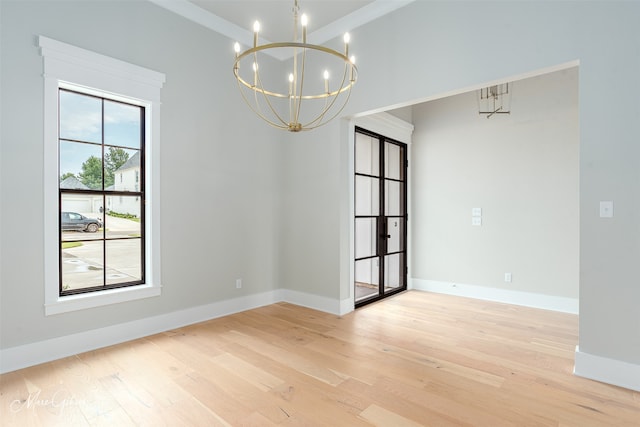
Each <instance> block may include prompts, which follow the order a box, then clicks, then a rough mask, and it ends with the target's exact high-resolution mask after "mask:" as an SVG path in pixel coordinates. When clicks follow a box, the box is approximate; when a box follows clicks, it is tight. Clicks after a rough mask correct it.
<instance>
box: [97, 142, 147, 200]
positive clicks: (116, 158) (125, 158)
mask: <svg viewBox="0 0 640 427" xmlns="http://www.w3.org/2000/svg"><path fill="white" fill-rule="evenodd" d="M105 163H106V168H107V172H106V173H107V177H106V178H105V182H106V181H108V182H109V185H108V186H107V188H106V190H108V191H109V190H113V191H135V192H138V191H142V187H141V186H140V184H141V183H140V151H139V150H126V149H123V148H114V147H109V149H108V150H107V151H106V153H105Z"/></svg>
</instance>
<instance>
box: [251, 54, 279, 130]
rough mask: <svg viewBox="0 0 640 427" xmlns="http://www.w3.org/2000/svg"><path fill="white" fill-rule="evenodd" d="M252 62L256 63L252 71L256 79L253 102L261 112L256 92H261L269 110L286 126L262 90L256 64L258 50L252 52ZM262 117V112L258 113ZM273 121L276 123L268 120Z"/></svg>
mask: <svg viewBox="0 0 640 427" xmlns="http://www.w3.org/2000/svg"><path fill="white" fill-rule="evenodd" d="M254 61H255V62H254V63H255V64H256V69H255V71H254V73H255V76H256V80H257V82H256V83H257V85H256V86H254V87H253V92H254V94H255V102H256V107H257V108H258V109H259V110H260V111H261V112H262V109H261V108H260V103H259V101H258V92H262V95H263V97H264V100H265V102H266V104H267V106H268V107H269V109H270V110H271V113H273V115H274V117H275V118H277V119H278V120H279V121H280V123H282V125H283V126H286V127H288V125H287V122H286V121H285V120H283V119H282V117H280V114H278V112H277V111H276V110H275V108H273V105H271V101H270V100H269V95H268V94H266V93H265V92H264V86H263V85H262V78H261V77H260V68H259V67H257V64H258V52H257V51H256V52H254ZM260 115H261V116H262V117H265V115H264V113H262V114H260ZM269 121H271V122H273V123H277V122H275V120H269Z"/></svg>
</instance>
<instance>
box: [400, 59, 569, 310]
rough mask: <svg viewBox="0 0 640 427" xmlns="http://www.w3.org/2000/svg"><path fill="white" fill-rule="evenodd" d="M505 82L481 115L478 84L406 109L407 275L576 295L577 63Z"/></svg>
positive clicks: (423, 278)
mask: <svg viewBox="0 0 640 427" xmlns="http://www.w3.org/2000/svg"><path fill="white" fill-rule="evenodd" d="M510 89H511V94H512V97H511V100H512V102H511V114H509V115H499V114H496V115H494V116H493V117H491V118H490V119H487V118H486V116H484V115H479V114H478V99H477V91H473V92H467V93H464V94H460V95H456V96H452V97H447V98H443V99H441V100H437V101H431V102H427V103H424V104H420V105H417V106H415V107H414V109H413V119H414V125H415V131H414V134H413V144H412V158H411V165H412V168H411V169H412V171H413V173H412V175H411V178H412V184H413V185H412V188H413V194H412V200H413V212H412V213H413V233H412V237H413V247H412V249H413V257H412V259H413V270H412V272H413V274H412V276H413V278H414V279H422V280H434V281H443V282H449V283H458V284H460V283H462V284H472V285H480V286H488V287H492V288H502V289H508V290H517V291H523V292H532V293H538V294H545V295H552V296H560V297H568V298H575V299H577V298H578V274H579V268H578V258H579V241H580V239H579V206H578V204H579V200H578V191H579V185H578V175H579V170H578V167H579V150H578V139H579V135H578V69H577V68H575V67H574V68H572V69H569V70H563V71H557V72H554V73H548V74H544V75H542V76H538V77H534V78H527V79H524V80H519V81H516V82H511V88H510ZM473 207H479V208H481V209H482V225H481V226H473V225H472V224H471V209H472V208H473ZM506 272H510V273H512V275H513V281H512V282H511V283H505V281H504V273H506Z"/></svg>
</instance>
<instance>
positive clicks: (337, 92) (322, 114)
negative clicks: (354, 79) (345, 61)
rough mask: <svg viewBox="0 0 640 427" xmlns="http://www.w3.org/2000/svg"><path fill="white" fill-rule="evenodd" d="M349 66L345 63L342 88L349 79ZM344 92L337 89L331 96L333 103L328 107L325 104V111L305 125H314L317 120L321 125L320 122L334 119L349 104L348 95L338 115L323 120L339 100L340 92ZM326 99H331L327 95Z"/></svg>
mask: <svg viewBox="0 0 640 427" xmlns="http://www.w3.org/2000/svg"><path fill="white" fill-rule="evenodd" d="M347 68H348V67H347V66H346V65H345V67H344V73H343V74H342V82H341V83H340V88H343V86H344V82H345V81H346V80H347ZM346 87H350V86H349V85H347V86H346ZM342 92H343V91H341V90H337V91H336V92H335V95H332V96H331V103H330V104H329V106H328V107H327V106H326V104H325V108H324V111H323V112H322V113H321V114H320V115H319V116H318V117H316V118H315V119H313V120H312V121H310V122H309V123H307V124H305V125H304V127H307V126H311V125H313V124H314V123H316V122H317V123H319V124H318V126H320V124H321V123H327V122H330V121H331V120H333V119H334V118H335V117H336V115H337V114H339V113H340V112H341V111H342V110H343V109H344V107H345V106H346V105H347V102H348V101H349V98H348V97H347V99H346V100H345V102H344V104H343V106H342V108H340V110H338V113H337V114H336V115H334V116H333V117H331V118H330V119H329V120H327V121H326V122H323V119H324V116H325V115H326V114H327V113H328V112H329V110H331V109H332V108H333V105H334V104H335V103H336V101H337V100H338V95H339V94H340V93H342ZM350 94H351V91H349V95H350ZM326 100H327V101H328V100H329V97H327V98H326Z"/></svg>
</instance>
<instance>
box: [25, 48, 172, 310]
mask: <svg viewBox="0 0 640 427" xmlns="http://www.w3.org/2000/svg"><path fill="white" fill-rule="evenodd" d="M38 46H39V47H40V54H41V55H42V57H43V68H44V73H43V77H44V138H43V140H44V165H43V173H44V236H43V238H44V274H45V276H44V286H45V290H44V291H45V292H44V294H45V301H44V308H45V315H47V316H49V315H53V314H60V313H65V312H69V311H75V310H83V309H87V308H92V307H99V306H103V305H108V304H117V303H121V302H125V301H132V300H136V299H141V298H149V297H154V296H158V295H160V293H161V284H160V187H159V184H160V171H159V167H160V150H159V148H160V147H159V146H160V89H161V88H162V86H163V84H164V82H165V76H164V74H162V73H158V72H157V71H153V70H149V69H146V68H142V67H139V66H137V65H133V64H129V63H126V62H123V61H120V60H118V59H114V58H110V57H108V56H104V55H100V54H97V53H94V52H91V51H88V50H85V49H81V48H78V47H75V46H72V45H69V44H66V43H62V42H59V41H57V40H53V39H50V38H47V37H44V36H39V37H38ZM59 88H75V89H80V90H82V91H83V92H87V93H94V94H99V95H100V96H103V97H106V98H111V99H115V100H118V99H121V100H122V99H123V97H124V99H126V100H127V102H131V101H132V99H133V100H137V102H138V103H139V104H140V105H142V106H145V114H146V118H145V119H146V129H145V131H146V135H145V138H146V144H145V145H146V146H145V150H146V152H145V156H146V159H147V164H146V172H145V185H146V188H145V190H146V191H145V194H146V199H147V200H146V216H145V245H146V250H145V266H146V267H145V276H146V277H145V284H142V285H136V286H129V287H125V288H118V289H109V290H105V291H99V292H89V293H86V294H78V295H69V296H63V297H61V296H60V293H59V283H58V280H59V246H58V245H59V244H60V243H59V241H58V238H59V232H58V227H59V225H58V215H59V212H60V209H59V206H58V180H59V177H58V146H59V144H58V90H59Z"/></svg>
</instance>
